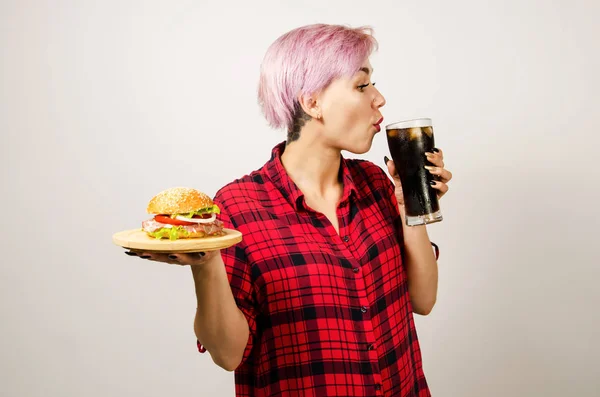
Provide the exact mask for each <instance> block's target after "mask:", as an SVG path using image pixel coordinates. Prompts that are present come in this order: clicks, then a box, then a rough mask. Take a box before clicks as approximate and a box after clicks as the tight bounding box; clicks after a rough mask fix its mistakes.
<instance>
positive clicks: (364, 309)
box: [360, 306, 369, 313]
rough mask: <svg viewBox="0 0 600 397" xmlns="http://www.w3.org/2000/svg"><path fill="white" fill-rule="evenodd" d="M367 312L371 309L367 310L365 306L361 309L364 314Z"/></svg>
mask: <svg viewBox="0 0 600 397" xmlns="http://www.w3.org/2000/svg"><path fill="white" fill-rule="evenodd" d="M367 310H369V309H367V307H366V306H363V307H361V308H360V311H361V312H363V313H366V312H367Z"/></svg>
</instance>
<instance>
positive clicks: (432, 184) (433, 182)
mask: <svg viewBox="0 0 600 397" xmlns="http://www.w3.org/2000/svg"><path fill="white" fill-rule="evenodd" d="M436 183H437V182H436V181H430V182H429V184H430V185H431V186H435V184H436Z"/></svg>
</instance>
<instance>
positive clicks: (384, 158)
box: [383, 156, 390, 164]
mask: <svg viewBox="0 0 600 397" xmlns="http://www.w3.org/2000/svg"><path fill="white" fill-rule="evenodd" d="M383 161H385V163H386V164H387V163H388V162H389V161H390V159H388V156H383Z"/></svg>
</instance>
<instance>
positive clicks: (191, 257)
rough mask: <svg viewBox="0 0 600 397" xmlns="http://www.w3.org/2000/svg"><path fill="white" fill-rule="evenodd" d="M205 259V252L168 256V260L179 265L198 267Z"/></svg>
mask: <svg viewBox="0 0 600 397" xmlns="http://www.w3.org/2000/svg"><path fill="white" fill-rule="evenodd" d="M206 258H207V256H206V253H205V252H190V253H182V254H170V255H169V259H171V260H173V261H174V262H175V263H177V264H179V265H198V264H201V263H203V262H204V261H205V259H206Z"/></svg>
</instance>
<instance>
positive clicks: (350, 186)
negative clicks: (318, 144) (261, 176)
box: [266, 141, 358, 210]
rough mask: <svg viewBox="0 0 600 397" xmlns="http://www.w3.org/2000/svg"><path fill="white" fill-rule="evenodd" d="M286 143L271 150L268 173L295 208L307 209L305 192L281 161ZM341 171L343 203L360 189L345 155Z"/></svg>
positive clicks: (342, 157) (341, 201)
mask: <svg viewBox="0 0 600 397" xmlns="http://www.w3.org/2000/svg"><path fill="white" fill-rule="evenodd" d="M285 145H286V142H285V141H283V142H281V143H279V144H278V145H277V146H275V147H274V148H273V150H272V152H271V160H269V162H268V163H267V166H266V174H267V176H268V177H269V179H270V180H271V182H272V183H273V184H274V185H275V187H277V189H279V191H281V193H282V194H283V196H284V197H285V199H286V200H288V202H289V203H290V204H291V205H292V206H293V207H294V209H295V210H301V209H305V208H306V205H305V204H304V193H302V191H301V190H300V189H299V188H298V186H296V184H295V183H294V181H292V179H291V178H290V177H289V175H288V173H287V171H286V170H285V168H284V167H283V163H282V162H281V155H282V154H283V152H284V151H285ZM340 156H341V155H340ZM339 172H340V174H341V176H342V181H343V186H344V191H343V193H342V198H341V200H340V203H343V202H344V201H346V200H348V199H349V197H350V195H351V194H352V193H354V194H355V195H357V194H358V190H357V189H356V185H355V184H354V180H353V179H352V175H351V174H350V170H349V169H348V164H347V160H346V159H344V156H341V162H340V170H339Z"/></svg>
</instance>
